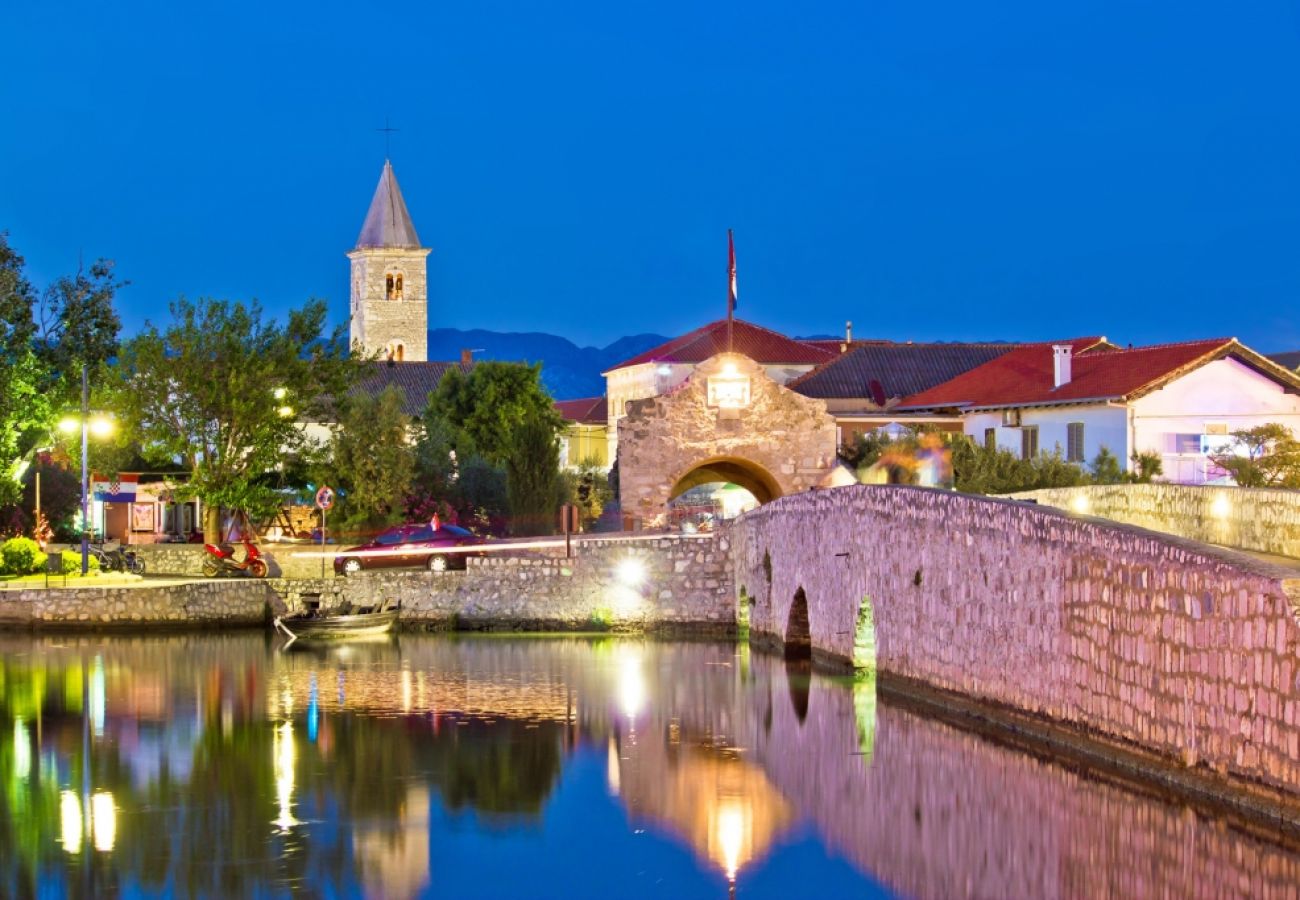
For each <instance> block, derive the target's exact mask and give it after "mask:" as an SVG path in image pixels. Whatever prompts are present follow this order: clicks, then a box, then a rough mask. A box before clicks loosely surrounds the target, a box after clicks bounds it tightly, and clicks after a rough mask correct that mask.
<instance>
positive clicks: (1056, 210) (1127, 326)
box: [0, 0, 1300, 351]
mask: <svg viewBox="0 0 1300 900" xmlns="http://www.w3.org/2000/svg"><path fill="white" fill-rule="evenodd" d="M5 20H6V28H5V30H6V32H8V36H9V40H7V41H6V42H5V44H6V65H5V72H4V75H3V77H0V103H2V107H0V108H3V110H4V116H3V124H2V125H0V129H3V130H2V131H0V229H7V230H8V231H9V232H10V240H11V242H12V243H13V244H14V245H15V246H16V247H17V249H18V250H19V251H20V252H22V253H23V254H25V255H26V256H27V258H28V263H29V269H30V273H31V275H32V277H33V279H34V280H36V281H37V282H38V283H43V282H44V281H45V280H47V279H49V278H51V277H54V276H56V275H58V274H60V273H63V272H66V271H69V270H71V269H74V268H75V266H76V262H77V254H78V251H82V252H84V253H85V255H86V257H87V258H88V259H89V258H92V257H95V256H107V257H111V258H113V259H115V260H116V261H117V264H118V268H119V272H120V274H121V275H122V276H123V277H126V278H129V279H130V280H131V281H132V282H133V284H132V286H131V287H130V288H129V289H127V290H126V291H124V292H123V294H122V296H121V305H122V312H123V316H124V319H125V322H126V326H127V330H128V331H132V330H134V329H136V328H138V327H139V325H140V323H141V322H143V321H144V319H145V318H147V317H152V318H154V319H155V320H157V319H159V318H161V317H162V314H163V312H162V311H163V310H165V306H166V303H167V301H168V300H169V299H171V298H173V297H175V296H176V295H177V294H181V293H184V294H186V295H188V296H191V297H197V296H205V295H211V296H224V297H234V298H250V297H257V298H259V299H260V300H261V301H262V303H263V304H264V305H265V306H266V307H267V308H268V309H270V310H272V311H274V312H282V311H284V310H285V309H288V308H289V307H290V306H292V305H294V304H296V303H299V302H301V301H302V300H303V299H305V298H307V297H310V296H319V297H324V298H326V299H328V300H329V302H330V308H331V311H332V314H333V316H334V318H335V320H336V321H342V320H343V319H344V318H345V316H346V314H347V295H346V290H347V283H348V282H347V265H346V263H347V261H346V259H345V258H344V257H343V253H344V252H345V251H346V250H347V249H348V248H349V247H351V246H352V244H353V243H354V241H355V239H356V235H357V232H358V230H359V229H360V226H361V221H362V219H363V217H364V215H365V210H366V205H367V203H368V201H369V198H370V195H371V192H372V191H373V190H374V186H375V182H376V180H377V179H378V176H379V171H380V168H381V166H382V163H383V158H384V144H383V136H382V135H380V134H378V133H377V132H376V131H375V129H376V128H377V127H380V126H381V125H382V124H383V122H384V118H385V116H388V117H390V118H391V120H392V123H393V125H394V127H397V128H399V129H400V131H399V132H398V133H397V134H396V135H394V137H393V144H392V159H393V163H394V166H395V167H396V171H397V174H398V177H399V180H400V182H401V184H402V188H403V191H404V193H405V195H406V199H407V202H408V205H409V206H410V208H411V212H412V215H413V217H414V219H415V222H416V225H417V227H418V229H419V232H420V236H421V238H422V239H423V240H424V242H425V243H426V244H427V245H429V246H432V247H433V254H432V256H431V257H430V284H431V291H432V297H431V303H430V325H431V326H433V327H437V326H449V327H459V328H471V327H486V328H492V329H497V330H544V331H551V332H554V333H559V334H564V335H566V336H568V337H571V338H573V339H575V340H577V341H579V342H580V343H605V342H607V341H609V340H612V339H614V338H616V337H618V336H620V335H623V334H628V333H634V332H644V331H656V332H661V333H678V332H680V331H683V330H685V329H688V328H691V327H694V326H696V325H698V324H700V323H702V322H704V321H707V320H708V319H711V318H716V317H718V316H719V315H721V314H723V313H724V311H725V305H724V304H725V289H726V282H725V263H726V229H727V228H728V227H731V228H734V229H735V230H736V241H737V255H738V259H739V285H740V310H739V312H740V314H741V315H742V316H744V317H746V318H749V319H752V320H754V321H757V322H759V323H761V324H765V325H769V326H771V327H775V328H778V329H781V330H784V331H787V332H790V333H795V334H810V333H815V332H823V333H825V332H832V333H835V332H838V331H840V329H842V327H843V322H844V320H845V319H850V318H851V319H853V321H854V323H855V329H854V331H855V334H856V335H857V336H862V337H866V336H878V337H888V338H896V339H917V340H922V339H959V338H1026V339H1029V338H1041V339H1050V338H1054V337H1061V336H1065V335H1077V334H1096V333H1103V334H1106V335H1107V336H1108V337H1110V338H1111V339H1112V340H1115V341H1118V342H1123V343H1127V342H1134V343H1149V342H1157V341H1171V340H1180V339H1187V338H1193V337H1206V336H1217V335H1228V334H1231V335H1236V336H1238V337H1240V338H1242V339H1243V340H1245V341H1246V342H1247V343H1249V344H1251V345H1253V346H1255V347H1257V348H1258V349H1261V350H1264V351H1276V350H1283V349H1292V348H1296V347H1300V324H1297V320H1296V316H1295V313H1296V310H1297V306H1298V304H1297V297H1300V114H1298V110H1300V102H1298V101H1300V97H1298V96H1297V95H1298V94H1300V11H1297V8H1296V4H1295V3H1279V2H1269V0H1260V2H1254V3H1250V4H1230V5H1225V4H1222V3H1208V2H1149V3H1141V4H1133V3H1121V2H1097V3H1088V4H1080V3H1071V2H1066V3H1043V2H1041V0H1038V2H1023V3H1020V2H1017V3H997V4H972V3H957V2H942V3H941V2H933V3H917V2H903V0H900V2H857V3H819V4H791V3H777V2H766V0H762V2H758V0H755V2H749V3H739V2H736V3H732V2H720V0H718V2H711V3H703V4H701V3H686V2H677V0H663V2H655V3H648V2H635V0H633V2H625V3H607V2H605V3H596V2H590V3H577V2H575V3H562V2H557V3H545V4H544V3H537V2H523V0H515V2H500V0H478V2H474V3H459V4H450V3H428V2H425V3H409V4H387V5H383V6H380V5H375V6H373V7H372V6H370V5H367V4H358V3H350V4H340V3H332V2H327V0H324V2H311V3H307V2H283V3H269V2H265V0H264V2H262V3H258V4H251V3H246V2H242V0H231V2H223V3H208V4H188V3H174V2H168V3H131V2H123V3H114V4H106V3H93V4H92V3H62V2H47V3H19V4H11V7H10V8H9V9H8V10H7V11H6V14H5Z"/></svg>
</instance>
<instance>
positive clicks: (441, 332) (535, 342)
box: [429, 328, 668, 400]
mask: <svg viewBox="0 0 1300 900" xmlns="http://www.w3.org/2000/svg"><path fill="white" fill-rule="evenodd" d="M667 340H668V338H666V337H664V336H663V335H661V334H634V335H630V336H628V337H621V338H619V339H618V340H616V341H614V343H612V344H609V345H608V346H605V347H579V346H578V345H577V344H575V343H574V342H573V341H571V340H569V339H568V338H563V337H560V336H559V335H555V334H544V333H542V332H539V331H529V332H513V331H487V330H484V329H481V328H475V329H471V330H469V331H461V330H460V329H459V328H434V329H431V330H430V331H429V359H435V360H437V359H446V360H454V359H460V351H461V350H465V349H469V350H473V351H474V358H475V359H492V360H505V361H509V362H530V363H532V362H540V363H541V364H542V383H543V384H544V385H545V386H546V389H547V390H548V391H550V392H551V396H552V397H554V398H555V399H556V400H575V399H577V398H579V397H599V396H600V395H601V394H603V393H605V379H604V378H602V377H601V375H600V373H601V372H603V371H605V370H606V369H609V368H610V367H612V366H616V365H618V364H619V363H621V362H622V361H623V360H625V359H630V358H631V357H633V356H636V355H637V354H638V353H644V352H645V351H646V350H649V349H650V348H651V347H655V346H658V345H659V344H662V343H663V342H664V341H667Z"/></svg>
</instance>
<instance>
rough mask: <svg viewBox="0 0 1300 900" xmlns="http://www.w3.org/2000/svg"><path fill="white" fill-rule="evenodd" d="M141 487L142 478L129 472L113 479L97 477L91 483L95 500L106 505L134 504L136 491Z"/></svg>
mask: <svg viewBox="0 0 1300 900" xmlns="http://www.w3.org/2000/svg"><path fill="white" fill-rule="evenodd" d="M139 486H140V476H139V475H138V474H131V473H128V472H122V473H121V474H119V475H114V476H113V477H111V478H109V477H106V476H103V475H95V476H94V477H93V478H91V483H90V489H91V490H92V491H94V494H95V499H96V500H99V501H101V502H104V503H134V502H135V491H136V488H137V487H139Z"/></svg>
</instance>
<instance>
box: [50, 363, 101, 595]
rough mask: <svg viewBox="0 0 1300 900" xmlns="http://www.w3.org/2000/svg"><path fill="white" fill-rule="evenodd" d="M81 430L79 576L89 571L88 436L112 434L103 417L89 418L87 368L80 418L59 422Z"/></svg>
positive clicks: (67, 431) (64, 429)
mask: <svg viewBox="0 0 1300 900" xmlns="http://www.w3.org/2000/svg"><path fill="white" fill-rule="evenodd" d="M78 428H80V429H81V574H82V575H83V576H84V575H85V574H86V573H87V572H89V571H90V539H89V536H88V535H87V533H86V529H87V528H89V527H90V472H89V470H88V469H87V467H86V452H87V449H88V444H89V442H90V441H89V435H90V434H91V433H92V432H93V433H94V435H95V437H100V438H102V437H107V436H108V435H110V434H112V433H113V423H112V421H110V420H109V419H107V418H105V417H103V416H96V417H95V419H94V420H93V421H92V420H91V418H90V376H89V374H88V369H87V367H86V366H85V365H84V364H83V365H82V367H81V416H80V417H76V416H64V417H63V419H61V420H60V421H59V430H60V431H62V432H63V433H64V434H72V433H73V432H75V431H76V430H77V429H78Z"/></svg>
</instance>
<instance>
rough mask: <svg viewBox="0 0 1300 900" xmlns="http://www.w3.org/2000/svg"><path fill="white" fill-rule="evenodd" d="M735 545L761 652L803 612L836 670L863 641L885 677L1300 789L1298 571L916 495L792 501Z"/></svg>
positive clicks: (1044, 516)
mask: <svg viewBox="0 0 1300 900" xmlns="http://www.w3.org/2000/svg"><path fill="white" fill-rule="evenodd" d="M731 535H732V540H733V549H732V553H733V559H734V562H735V567H736V585H737V588H738V589H744V591H745V592H746V593H747V595H748V596H750V597H752V598H753V605H752V607H751V610H750V626H751V629H752V633H753V634H755V635H756V636H758V637H759V638H762V637H764V636H768V637H776V638H777V639H784V638H786V637H787V636H789V635H790V633H791V630H792V626H795V628H796V629H797V626H798V625H799V624H800V621H801V620H802V617H801V614H800V609H799V604H797V603H796V602H795V600H796V595H798V596H799V597H801V598H806V608H807V612H806V621H807V627H808V630H809V631H810V633H811V641H812V644H813V647H814V648H815V650H816V652H817V653H819V654H820V655H822V656H823V657H825V658H827V659H831V660H838V661H841V662H848V661H850V660H852V659H853V656H854V652H855V642H856V643H857V645H858V647H859V649H861V647H862V646H864V645H865V644H867V643H868V642H867V641H864V639H863V638H864V635H863V634H862V631H863V627H865V628H866V629H869V630H870V631H872V632H873V633H872V634H871V635H870V636H869V637H870V638H871V639H872V640H873V641H874V646H875V653H876V662H877V665H878V667H879V668H880V669H881V670H883V671H887V672H890V673H893V674H896V675H900V676H904V677H907V678H913V679H917V680H919V681H923V682H926V683H929V684H932V685H935V686H937V687H940V688H943V689H946V690H950V691H956V692H960V693H962V694H966V695H969V696H972V697H976V698H978V699H981V700H984V701H991V702H995V703H1000V704H1007V705H1009V706H1012V707H1014V708H1017V709H1020V710H1025V711H1028V712H1031V713H1036V714H1040V715H1043V716H1047V717H1049V718H1051V719H1054V720H1057V721H1059V722H1063V723H1066V724H1071V725H1076V726H1080V727H1083V728H1086V729H1090V730H1093V731H1095V732H1099V733H1101V734H1102V735H1104V736H1107V737H1109V738H1112V739H1119V740H1123V741H1132V742H1134V743H1137V744H1139V745H1142V746H1144V747H1147V748H1150V749H1152V750H1155V751H1157V752H1159V753H1162V754H1165V755H1166V756H1168V757H1171V758H1174V759H1176V760H1182V761H1183V762H1185V763H1187V764H1194V763H1204V764H1207V765H1209V766H1210V767H1212V768H1213V769H1215V770H1218V771H1220V772H1227V773H1231V774H1232V775H1234V776H1239V777H1243V778H1248V779H1256V780H1259V781H1263V782H1265V783H1268V784H1272V785H1275V786H1278V787H1281V788H1284V789H1287V790H1291V791H1300V660H1298V659H1297V650H1298V649H1300V628H1298V627H1297V624H1296V612H1295V607H1296V605H1297V604H1300V569H1295V570H1293V569H1287V568H1282V567H1279V566H1275V565H1271V564H1268V563H1264V562H1260V561H1257V560H1254V559H1251V558H1249V557H1244V556H1241V555H1240V554H1236V553H1233V552H1231V551H1227V550H1218V549H1216V548H1210V547H1205V546H1203V545H1196V544H1192V543H1190V542H1187V541H1182V540H1179V539H1176V538H1171V537H1166V536H1163V535H1158V534H1153V533H1151V532H1147V531H1143V530H1141V529H1137V528H1133V527H1129V526H1123V525H1115V524H1111V523H1099V522H1097V521H1095V520H1081V519H1076V518H1071V517H1069V516H1067V515H1064V514H1062V513H1060V512H1059V511H1056V510H1053V509H1045V508H1042V507H1037V506H1032V505H1027V504H1023V503H1017V502H1013V501H1008V500H995V499H989V498H982V497H972V496H968V495H962V494H955V493H952V492H948V491H939V490H928V489H923V488H908V487H886V486H867V485H856V486H851V487H845V488H837V489H833V490H825V491H816V492H812V493H808V494H801V495H798V496H795V497H787V498H784V499H782V500H779V501H776V502H775V503H772V504H768V505H767V506H764V507H760V508H759V509H757V510H754V511H753V512H750V513H748V514H746V515H745V516H743V517H741V518H740V519H739V520H738V521H737V522H736V523H735V525H734V526H733V528H732V531H731ZM864 600H865V601H866V603H865V604H864ZM864 606H865V611H866V612H867V615H865V616H860V615H859V614H860V612H862V611H863V610H864ZM792 612H794V613H795V615H793V616H792ZM860 625H862V626H863V627H860Z"/></svg>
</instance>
